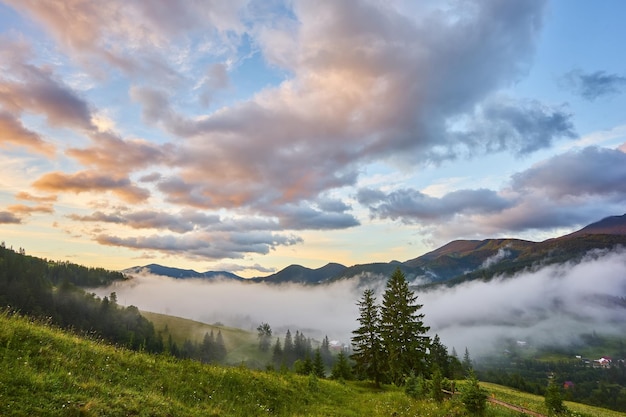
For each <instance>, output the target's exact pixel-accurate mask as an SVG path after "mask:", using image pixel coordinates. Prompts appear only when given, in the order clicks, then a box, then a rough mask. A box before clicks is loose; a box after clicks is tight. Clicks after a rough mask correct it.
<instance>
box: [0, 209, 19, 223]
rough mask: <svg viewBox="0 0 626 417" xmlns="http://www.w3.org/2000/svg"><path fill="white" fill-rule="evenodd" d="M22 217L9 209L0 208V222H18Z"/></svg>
mask: <svg viewBox="0 0 626 417" xmlns="http://www.w3.org/2000/svg"><path fill="white" fill-rule="evenodd" d="M20 223H22V219H20V218H19V217H18V216H16V215H15V213H11V212H10V211H2V210H0V224H20Z"/></svg>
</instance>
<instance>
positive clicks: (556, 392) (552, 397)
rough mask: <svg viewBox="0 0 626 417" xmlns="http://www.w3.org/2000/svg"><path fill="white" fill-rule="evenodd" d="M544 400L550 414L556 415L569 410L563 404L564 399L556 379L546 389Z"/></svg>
mask: <svg viewBox="0 0 626 417" xmlns="http://www.w3.org/2000/svg"><path fill="white" fill-rule="evenodd" d="M544 401H545V404H546V408H547V409H548V415H551V416H554V415H558V414H565V413H566V412H567V408H566V407H565V406H564V405H563V399H562V398H561V389H560V388H559V386H558V384H557V383H556V382H555V381H554V380H552V381H550V384H549V385H548V388H547V389H546V395H545V398H544Z"/></svg>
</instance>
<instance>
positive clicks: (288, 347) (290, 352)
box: [283, 329, 296, 366]
mask: <svg viewBox="0 0 626 417" xmlns="http://www.w3.org/2000/svg"><path fill="white" fill-rule="evenodd" d="M295 360H296V353H295V349H294V345H293V338H292V337H291V330H289V329H287V333H286V334H285V340H284V342H283V362H284V363H285V364H286V365H287V366H291V364H293V363H294V362H295Z"/></svg>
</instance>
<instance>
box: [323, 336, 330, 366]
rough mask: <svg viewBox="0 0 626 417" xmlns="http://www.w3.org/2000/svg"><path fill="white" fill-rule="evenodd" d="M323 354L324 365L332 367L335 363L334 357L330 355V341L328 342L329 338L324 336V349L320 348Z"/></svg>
mask: <svg viewBox="0 0 626 417" xmlns="http://www.w3.org/2000/svg"><path fill="white" fill-rule="evenodd" d="M320 351H321V353H322V359H323V360H324V365H326V366H330V365H331V364H332V363H333V355H332V354H331V353H330V341H329V340H328V336H324V340H322V347H321V348H320Z"/></svg>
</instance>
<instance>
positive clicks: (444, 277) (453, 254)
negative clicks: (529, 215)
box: [123, 214, 626, 285]
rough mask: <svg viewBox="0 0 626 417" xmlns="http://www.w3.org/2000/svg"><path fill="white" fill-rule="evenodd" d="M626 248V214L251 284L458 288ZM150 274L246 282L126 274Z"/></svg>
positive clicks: (288, 272)
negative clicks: (400, 276) (399, 277)
mask: <svg viewBox="0 0 626 417" xmlns="http://www.w3.org/2000/svg"><path fill="white" fill-rule="evenodd" d="M616 245H626V214H624V215H622V216H612V217H607V218H605V219H602V220H600V221H598V222H595V223H591V224H589V225H588V226H585V227H583V228H582V229H580V230H578V231H576V232H574V233H570V234H568V235H565V236H561V237H557V238H552V239H548V240H545V241H543V242H532V241H528V240H521V239H513V238H508V239H484V240H454V241H452V242H449V243H447V244H445V245H443V246H441V247H440V248H438V249H435V250H433V251H431V252H428V253H426V254H424V255H421V256H418V257H417V258H413V259H409V260H408V261H405V262H399V261H391V262H377V263H368V264H359V265H353V266H350V267H346V266H344V265H341V264H337V263H329V264H327V265H325V266H323V267H321V268H318V269H311V268H306V267H304V266H301V265H289V266H288V267H286V268H284V269H282V270H280V271H278V272H276V273H274V274H272V275H268V276H265V277H256V278H252V279H249V280H246V281H251V282H264V283H277V284H279V283H288V282H293V283H300V284H311V285H315V284H323V283H329V282H334V281H337V280H344V279H358V280H360V282H361V284H363V285H365V284H373V283H376V282H380V280H381V279H385V278H388V277H389V276H391V274H392V273H393V271H394V270H395V269H396V268H400V269H401V270H402V272H404V274H405V276H406V277H407V279H408V281H409V282H412V283H413V285H425V284H438V283H444V282H445V283H446V284H447V285H454V284H457V283H459V282H463V281H467V280H472V279H489V278H491V277H493V276H495V275H499V274H501V275H507V274H508V275H510V274H513V273H515V272H517V271H520V270H523V269H524V268H528V267H531V266H533V265H535V264H538V263H542V264H550V263H561V262H567V261H572V260H577V259H580V258H581V257H582V256H584V255H585V254H586V253H587V252H589V251H590V250H593V249H608V248H612V247H614V246H616ZM142 270H147V271H148V272H150V273H153V274H155V275H165V276H168V277H172V278H208V279H214V278H216V277H226V278H229V279H236V280H243V278H241V277H238V276H237V275H235V274H232V273H230V272H224V271H207V272H196V271H194V270H190V269H178V268H169V267H165V266H161V265H156V264H151V265H146V266H143V267H133V268H129V269H127V270H124V271H123V272H125V273H138V272H140V271H142Z"/></svg>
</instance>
